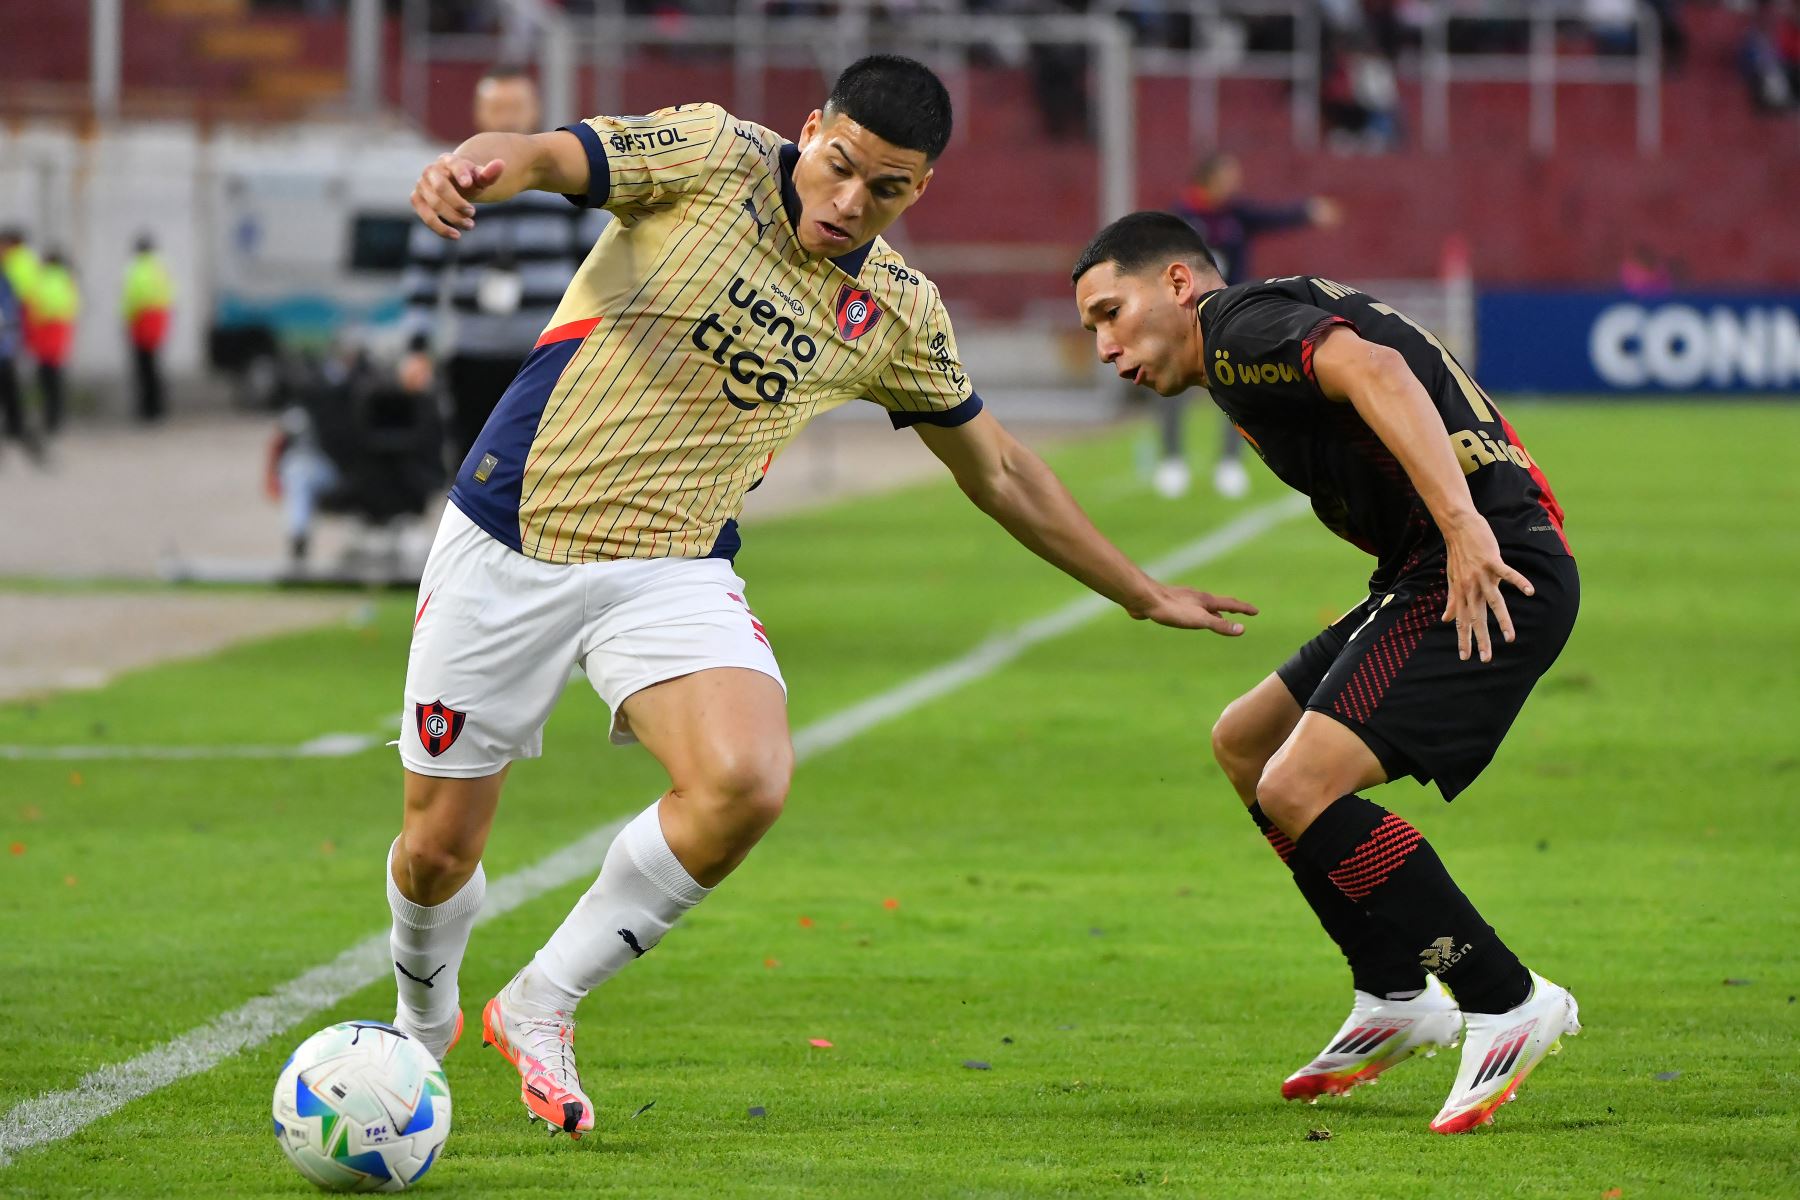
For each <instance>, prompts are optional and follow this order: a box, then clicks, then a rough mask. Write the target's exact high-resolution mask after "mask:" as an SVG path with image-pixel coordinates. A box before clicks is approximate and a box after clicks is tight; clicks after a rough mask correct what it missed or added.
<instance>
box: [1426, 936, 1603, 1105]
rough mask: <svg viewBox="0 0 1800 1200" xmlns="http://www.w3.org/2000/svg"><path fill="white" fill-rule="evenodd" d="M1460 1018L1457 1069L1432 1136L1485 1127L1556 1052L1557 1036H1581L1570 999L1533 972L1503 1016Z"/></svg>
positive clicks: (1560, 1042)
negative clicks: (1525, 990) (1521, 997)
mask: <svg viewBox="0 0 1800 1200" xmlns="http://www.w3.org/2000/svg"><path fill="white" fill-rule="evenodd" d="M1465 1020H1466V1022H1467V1026H1466V1030H1465V1033H1464V1036H1463V1052H1462V1068H1461V1069H1460V1070H1459V1071H1457V1073H1456V1086H1455V1087H1453V1088H1451V1089H1450V1098H1449V1099H1448V1100H1446V1101H1445V1102H1444V1108H1443V1111H1442V1112H1440V1113H1438V1115H1437V1116H1436V1118H1434V1119H1433V1120H1432V1122H1431V1128H1432V1132H1434V1133H1467V1132H1468V1131H1469V1130H1471V1129H1474V1128H1476V1127H1478V1126H1481V1125H1491V1124H1492V1123H1493V1120H1494V1111H1495V1110H1496V1109H1498V1108H1499V1107H1500V1106H1501V1105H1502V1104H1505V1103H1506V1102H1507V1101H1509V1100H1511V1099H1512V1098H1513V1093H1515V1092H1516V1091H1518V1088H1519V1084H1521V1083H1523V1082H1524V1081H1525V1077H1526V1076H1527V1075H1529V1074H1531V1072H1532V1069H1533V1068H1534V1067H1536V1066H1537V1065H1538V1064H1539V1063H1540V1062H1543V1061H1544V1057H1545V1056H1546V1055H1550V1054H1555V1053H1556V1052H1557V1051H1558V1050H1561V1049H1562V1040H1561V1039H1562V1037H1563V1035H1564V1034H1577V1033H1580V1032H1581V1020H1580V1013H1579V1012H1578V1010H1577V1009H1576V1006H1575V997H1574V996H1571V995H1570V994H1569V990H1568V989H1567V988H1563V987H1558V986H1557V985H1556V984H1554V983H1551V982H1550V981H1549V980H1548V979H1545V978H1544V977H1543V976H1541V975H1539V974H1538V973H1537V972H1535V971H1533V972H1532V973H1531V995H1529V996H1527V997H1526V998H1525V1002H1524V1003H1523V1004H1521V1005H1519V1006H1518V1007H1517V1008H1514V1009H1511V1010H1509V1011H1507V1012H1503V1013H1468V1014H1466V1016H1465Z"/></svg>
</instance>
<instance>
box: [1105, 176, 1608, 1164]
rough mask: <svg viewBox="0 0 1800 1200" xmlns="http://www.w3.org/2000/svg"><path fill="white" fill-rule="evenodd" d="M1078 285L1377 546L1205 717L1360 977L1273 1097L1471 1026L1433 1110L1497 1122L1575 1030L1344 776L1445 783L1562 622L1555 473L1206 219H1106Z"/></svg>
mask: <svg viewBox="0 0 1800 1200" xmlns="http://www.w3.org/2000/svg"><path fill="white" fill-rule="evenodd" d="M1074 281H1075V289H1076V303H1077V305H1078V306H1079V308H1080V311H1081V319H1082V323H1083V325H1084V326H1085V327H1086V328H1088V329H1090V330H1092V331H1093V332H1094V335H1095V341H1096V348H1097V350H1098V352H1099V354H1100V357H1101V358H1102V359H1103V360H1104V361H1106V362H1107V363H1110V364H1111V365H1112V366H1113V367H1114V368H1116V369H1117V371H1118V372H1119V374H1120V376H1121V377H1123V378H1125V379H1129V380H1131V381H1132V382H1134V383H1137V384H1141V385H1143V386H1145V387H1148V388H1150V389H1151V390H1153V391H1155V392H1157V393H1158V394H1159V395H1163V396H1171V395H1175V394H1177V393H1179V392H1181V391H1183V390H1185V389H1187V388H1190V387H1205V388H1207V389H1209V390H1210V391H1211V393H1212V398H1213V400H1214V401H1215V402H1216V403H1217V404H1218V405H1219V407H1220V408H1222V409H1223V410H1224V411H1225V412H1226V414H1227V415H1228V416H1230V418H1231V419H1232V420H1233V421H1234V422H1235V423H1236V424H1237V426H1238V428H1239V429H1240V430H1241V431H1242V432H1243V434H1244V438H1245V440H1247V441H1248V442H1249V443H1250V445H1251V447H1252V448H1254V449H1255V451H1256V452H1257V454H1258V455H1260V456H1261V457H1262V459H1263V461H1264V462H1266V463H1267V464H1268V466H1269V468H1270V469H1271V470H1272V471H1274V472H1275V474H1276V475H1277V476H1278V477H1279V478H1280V479H1281V480H1282V481H1283V482H1285V483H1287V484H1288V485H1289V486H1291V487H1293V488H1295V489H1296V490H1298V491H1301V492H1304V493H1305V494H1306V495H1307V496H1309V497H1310V498H1311V499H1312V506H1313V510H1314V511H1315V512H1316V513H1317V514H1318V516H1319V519H1320V520H1321V521H1323V522H1324V523H1325V525H1326V526H1327V527H1329V528H1330V529H1331V530H1332V531H1333V532H1335V533H1337V534H1338V535H1339V536H1341V537H1343V538H1345V539H1346V540H1348V541H1350V542H1351V543H1353V544H1355V545H1357V546H1359V547H1361V548H1362V549H1364V550H1366V551H1368V553H1370V554H1371V555H1373V556H1374V557H1375V559H1376V567H1375V572H1374V574H1373V576H1372V577H1371V578H1370V580H1369V594H1368V598H1367V599H1365V600H1364V601H1362V602H1361V603H1360V604H1358V605H1356V607H1354V608H1352V609H1351V610H1350V611H1349V612H1348V613H1346V614H1344V616H1343V617H1341V618H1339V619H1338V620H1337V621H1336V622H1335V623H1333V624H1332V625H1331V626H1330V627H1329V628H1328V629H1326V630H1325V631H1324V632H1322V633H1320V634H1319V635H1318V636H1317V637H1315V638H1314V639H1313V640H1312V641H1310V642H1308V643H1307V644H1306V645H1304V646H1302V647H1301V648H1300V650H1299V651H1298V652H1297V653H1296V654H1295V655H1294V656H1293V657H1292V658H1290V659H1289V660H1288V661H1287V662H1286V663H1284V664H1283V665H1282V666H1281V667H1280V668H1279V669H1277V670H1276V671H1275V673H1274V674H1272V675H1270V676H1269V677H1268V678H1267V679H1264V680H1263V681H1262V682H1261V683H1259V684H1258V685H1257V686H1256V687H1254V688H1252V689H1251V690H1250V691H1249V692H1248V693H1246V694H1245V695H1243V696H1240V697H1239V698H1238V699H1237V700H1235V701H1233V702H1232V703H1231V705H1230V706H1229V707H1228V708H1226V710H1225V712H1224V714H1223V715H1222V716H1221V717H1220V718H1219V721H1218V724H1217V725H1216V726H1215V727H1214V729H1213V752H1214V754H1215V756H1216V757H1217V758H1218V761H1219V764H1220V766H1221V767H1223V768H1224V771H1225V774H1226V776H1227V777H1228V778H1229V779H1230V780H1231V782H1232V784H1233V786H1234V787H1235V788H1236V789H1237V792H1238V795H1239V796H1240V798H1241V799H1242V800H1243V802H1244V803H1245V805H1247V806H1248V807H1249V810H1250V816H1251V819H1253V820H1254V821H1255V822H1256V824H1257V826H1258V827H1259V828H1260V829H1261V830H1262V831H1263V833H1264V835H1265V836H1266V837H1267V838H1268V840H1269V843H1270V844H1271V845H1272V846H1273V847H1274V849H1275V852H1276V853H1277V854H1279V855H1280V856H1281V859H1282V861H1283V862H1284V863H1286V864H1287V866H1288V867H1289V868H1290V870H1291V871H1292V872H1293V877H1294V882H1295V883H1296V884H1297V885H1298V886H1299V888H1300V891H1301V893H1302V894H1303V895H1304V896H1305V897H1306V899H1307V901H1308V903H1310V904H1311V905H1312V908H1313V911H1314V912H1315V913H1316V914H1317V915H1318V918H1319V922H1320V923H1321V924H1322V925H1324V927H1325V930H1326V932H1327V933H1329V934H1330V935H1331V937H1332V938H1333V940H1335V941H1336V942H1337V944H1338V947H1339V948H1340V949H1341V950H1342V951H1343V953H1344V957H1345V958H1346V959H1347V960H1348V962H1349V964H1350V971H1351V975H1352V979H1353V983H1354V987H1355V1004H1354V1006H1353V1008H1352V1010H1351V1014H1350V1018H1349V1020H1347V1021H1346V1022H1345V1023H1344V1026H1343V1027H1342V1028H1341V1029H1340V1030H1339V1031H1338V1032H1337V1034H1336V1035H1334V1036H1333V1037H1332V1039H1331V1040H1330V1041H1329V1042H1327V1043H1326V1045H1325V1049H1324V1050H1323V1051H1321V1052H1320V1054H1319V1055H1318V1057H1316V1058H1315V1059H1314V1060H1313V1061H1312V1062H1311V1063H1309V1064H1308V1065H1307V1066H1305V1067H1303V1068H1301V1069H1300V1070H1299V1071H1297V1072H1295V1073H1294V1074H1293V1075H1292V1076H1290V1077H1289V1078H1288V1079H1287V1080H1286V1081H1285V1082H1284V1083H1283V1084H1282V1089H1281V1091H1282V1095H1283V1096H1285V1097H1286V1098H1288V1099H1307V1100H1313V1099H1316V1098H1317V1097H1319V1096H1321V1095H1339V1094H1342V1093H1344V1092H1347V1091H1349V1090H1350V1089H1351V1088H1352V1087H1355V1086H1356V1085H1357V1084H1359V1083H1365V1082H1368V1081H1370V1080H1372V1079H1374V1078H1375V1077H1376V1076H1377V1075H1379V1074H1381V1073H1382V1072H1383V1071H1385V1070H1387V1069H1388V1068H1389V1067H1392V1066H1394V1065H1395V1064H1397V1063H1399V1062H1401V1061H1403V1060H1405V1059H1406V1058H1408V1057H1411V1056H1412V1055H1413V1054H1414V1053H1417V1052H1419V1051H1421V1050H1424V1051H1426V1052H1427V1053H1429V1052H1431V1051H1432V1050H1434V1049H1435V1048H1436V1047H1437V1046H1454V1045H1455V1044H1456V1041H1457V1038H1458V1036H1459V1035H1461V1036H1462V1037H1463V1039H1464V1047H1463V1059H1462V1067H1461V1070H1460V1071H1459V1072H1458V1074H1457V1078H1456V1084H1455V1086H1454V1088H1453V1089H1452V1090H1451V1093H1450V1097H1449V1099H1448V1100H1447V1101H1446V1102H1445V1104H1444V1107H1443V1110H1442V1111H1441V1112H1439V1113H1438V1115H1437V1117H1436V1118H1435V1119H1434V1120H1433V1121H1432V1122H1431V1128H1432V1129H1434V1130H1436V1131H1437V1132H1439V1133H1459V1132H1463V1131H1466V1130H1469V1129H1473V1128H1475V1127H1477V1126H1479V1125H1482V1124H1486V1123H1488V1122H1491V1121H1492V1120H1493V1116H1494V1112H1495V1110H1496V1109H1498V1108H1499V1107H1500V1105H1501V1104H1503V1103H1505V1102H1506V1101H1507V1100H1508V1099H1510V1098H1511V1097H1512V1095H1513V1093H1514V1091H1515V1090H1516V1089H1517V1087H1518V1085H1519V1083H1520V1081H1522V1080H1523V1079H1524V1077H1525V1076H1526V1075H1527V1074H1528V1073H1529V1072H1530V1071H1531V1070H1532V1069H1533V1068H1534V1067H1536V1066H1537V1064H1538V1063H1539V1062H1540V1061H1542V1059H1543V1058H1544V1056H1545V1055H1546V1054H1549V1053H1551V1052H1553V1051H1554V1050H1556V1049H1557V1047H1558V1039H1559V1038H1560V1037H1561V1036H1562V1035H1563V1034H1565V1033H1578V1032H1580V1028H1581V1027H1580V1024H1579V1022H1578V1019H1577V1012H1576V1006H1575V998H1574V997H1573V996H1571V995H1570V994H1569V992H1568V991H1567V990H1566V989H1564V988H1562V987H1559V986H1557V985H1556V984H1554V983H1551V982H1550V981H1549V980H1546V979H1544V978H1542V977H1541V976H1539V975H1537V974H1535V973H1534V972H1531V971H1528V970H1526V968H1525V967H1524V966H1523V965H1522V964H1521V963H1520V962H1519V959H1518V958H1517V956H1516V955H1515V954H1514V953H1513V951H1512V950H1511V949H1509V948H1508V947H1507V945H1506V944H1505V943H1504V942H1502V941H1501V940H1500V938H1499V936H1498V935H1497V934H1496V933H1495V932H1494V930H1493V928H1492V927H1491V926H1489V925H1488V923H1487V922H1486V921H1484V920H1483V919H1482V918H1481V915H1480V914H1479V913H1478V912H1477V911H1476V909H1475V906H1474V905H1473V904H1471V903H1470V901H1469V899H1468V898H1467V897H1466V896H1464V895H1463V893H1462V891H1461V890H1460V889H1459V888H1458V887H1457V886H1456V884H1455V883H1454V882H1453V881H1452V880H1451V878H1450V875H1449V873H1448V872H1447V871H1446V870H1445V868H1444V864H1443V863H1442V862H1441V861H1440V860H1439V859H1438V856H1437V854H1436V852H1435V851H1433V850H1432V848H1431V845H1430V843H1428V842H1426V841H1425V839H1424V838H1423V837H1421V836H1420V834H1419V831H1418V830H1416V829H1414V828H1413V826H1412V825H1410V824H1409V823H1407V822H1406V821H1405V820H1403V819H1402V818H1400V817H1399V816H1396V815H1395V814H1393V813H1390V812H1387V811H1386V810H1384V809H1382V808H1380V807H1379V806H1377V805H1375V804H1371V803H1370V802H1369V801H1367V800H1365V799H1363V798H1362V797H1361V796H1360V795H1358V794H1357V793H1358V792H1360V791H1362V790H1363V789H1365V788H1369V787H1373V786H1374V785H1376V784H1380V783H1385V782H1387V781H1388V780H1390V779H1395V778H1398V777H1400V776H1402V775H1411V776H1414V777H1415V778H1417V779H1418V780H1419V781H1420V782H1421V783H1424V782H1436V784H1437V785H1438V788H1439V790H1440V791H1442V793H1443V795H1444V798H1445V799H1446V800H1449V799H1453V798H1454V797H1455V796H1456V795H1457V793H1458V792H1460V791H1462V790H1463V789H1464V788H1466V787H1467V786H1468V785H1469V784H1470V783H1471V782H1473V781H1474V779H1475V777H1476V776H1477V775H1479V774H1480V773H1481V770H1482V768H1484V767H1485V766H1487V764H1488V762H1489V761H1490V760H1491V759H1492V758H1493V756H1494V752H1495V750H1496V749H1497V748H1498V747H1499V745H1500V740H1501V739H1502V738H1503V737H1504V736H1505V735H1506V731H1507V729H1508V727H1509V726H1511V724H1512V722H1513V719H1514V718H1515V717H1516V716H1517V715H1518V713H1519V709H1520V708H1521V707H1522V706H1523V705H1524V703H1525V697H1526V696H1527V695H1528V694H1529V693H1530V691H1531V688H1532V685H1533V684H1534V683H1536V682H1537V680H1538V678H1539V677H1540V676H1541V675H1543V673H1544V672H1545V671H1546V670H1547V669H1548V668H1549V666H1550V664H1551V663H1553V662H1554V661H1555V660H1556V656H1557V655H1558V654H1559V653H1560V652H1561V650H1562V648H1563V645H1564V643H1565V642H1567V641H1568V638H1569V632H1570V630H1571V628H1572V627H1573V626H1574V623H1575V612H1576V608H1577V606H1578V604H1579V599H1580V580H1579V578H1578V576H1577V574H1576V570H1575V560H1574V558H1573V557H1572V556H1571V554H1570V551H1569V544H1568V541H1567V540H1566V539H1565V538H1564V537H1563V532H1562V524H1563V514H1562V509H1561V508H1560V507H1559V506H1558V505H1557V502H1556V497H1555V496H1554V495H1553V494H1552V493H1551V490H1550V485H1549V482H1548V481H1547V480H1546V479H1545V478H1544V475H1543V472H1542V471H1540V470H1539V469H1538V466H1537V463H1536V462H1535V461H1534V460H1533V459H1532V457H1531V455H1530V454H1529V453H1528V452H1527V451H1526V449H1525V447H1524V445H1523V444H1522V443H1521V442H1520V440H1519V437H1518V434H1517V433H1516V432H1515V431H1514V429H1513V427H1512V426H1511V425H1510V424H1508V423H1507V421H1506V418H1505V417H1503V416H1501V415H1500V411H1499V410H1498V409H1497V408H1495V407H1494V403H1493V401H1492V400H1490V399H1489V398H1488V396H1487V394H1486V393H1485V392H1483V391H1482V390H1481V388H1480V387H1479V386H1478V385H1477V384H1476V383H1475V381H1474V380H1473V379H1471V378H1470V377H1469V374H1468V372H1467V371H1465V370H1464V369H1463V367H1462V365H1461V364H1460V363H1458V362H1457V361H1456V359H1455V357H1453V356H1452V355H1451V354H1450V352H1449V351H1448V350H1446V349H1445V348H1444V347H1443V345H1442V344H1441V343H1440V342H1439V341H1438V340H1437V338H1436V337H1434V336H1433V335H1432V334H1431V333H1429V332H1428V331H1426V330H1425V329H1423V328H1421V327H1420V326H1419V325H1417V324H1416V323H1414V322H1413V321H1412V320H1411V319H1410V318H1408V317H1407V316H1405V315H1404V314H1402V313H1400V312H1397V311H1395V310H1394V309H1393V308H1391V307H1389V306H1388V305H1386V304H1383V303H1381V302H1380V301H1379V300H1378V299H1376V298H1375V297H1373V296H1367V295H1364V294H1363V293H1361V292H1359V291H1357V290H1356V289H1354V288H1350V287H1346V286H1344V285H1343V284H1340V283H1334V282H1332V281H1331V280H1328V279H1315V278H1310V277H1306V276H1294V277H1290V278H1286V279H1272V280H1268V281H1266V282H1263V283H1248V284H1241V285H1238V286H1235V287H1226V286H1225V284H1224V280H1223V279H1221V278H1220V276H1219V273H1218V271H1217V269H1216V268H1215V267H1214V265H1213V262H1212V259H1211V257H1210V256H1209V254H1208V251H1207V248H1206V244H1205V242H1204V241H1202V240H1201V238H1200V236H1199V235H1198V234H1196V233H1195V232H1194V231H1193V230H1192V229H1191V228H1190V227H1189V226H1188V225H1187V224H1186V223H1185V222H1184V221H1182V220H1180V219H1179V218H1177V217H1175V216H1172V215H1170V214H1167V213H1151V212H1140V213H1133V214H1131V215H1130V216H1127V217H1124V218H1121V219H1120V220H1118V221H1116V222H1114V223H1113V224H1111V225H1109V226H1107V227H1106V228H1105V229H1103V230H1101V232H1100V233H1099V234H1098V235H1097V236H1096V237H1095V238H1094V240H1093V242H1092V243H1090V244H1089V246H1088V247H1087V249H1086V250H1085V251H1084V252H1083V253H1082V255H1081V258H1080V260H1079V261H1078V262H1077V263H1076V265H1075V270H1074ZM1494 630H1498V632H1499V637H1498V638H1497V639H1496V638H1495V636H1494ZM1440 981H1441V982H1440ZM1445 985H1447V986H1448V989H1449V991H1448V992H1447V991H1446V987H1445ZM1452 993H1453V996H1454V998H1452Z"/></svg>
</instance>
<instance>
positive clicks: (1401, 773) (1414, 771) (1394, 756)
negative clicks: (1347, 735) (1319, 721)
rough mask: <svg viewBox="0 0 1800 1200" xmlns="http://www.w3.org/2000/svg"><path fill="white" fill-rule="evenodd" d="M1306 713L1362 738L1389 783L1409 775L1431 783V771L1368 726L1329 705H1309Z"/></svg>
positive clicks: (1422, 781) (1421, 781)
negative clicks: (1335, 724)
mask: <svg viewBox="0 0 1800 1200" xmlns="http://www.w3.org/2000/svg"><path fill="white" fill-rule="evenodd" d="M1306 711H1307V712H1316V713H1318V714H1319V715H1320V716H1324V717H1330V718H1331V719H1332V720H1333V721H1336V722H1337V723H1338V724H1339V725H1342V726H1343V727H1344V728H1345V729H1348V730H1349V731H1350V732H1351V733H1354V734H1355V735H1356V736H1357V737H1359V738H1361V739H1362V743H1363V745H1365V746H1367V747H1368V748H1369V753H1370V754H1373V755H1374V756H1375V760H1376V761H1377V762H1379V763H1380V764H1381V769H1382V770H1383V771H1385V772H1386V773H1387V781H1388V782H1389V783H1393V782H1394V781H1395V780H1397V779H1401V778H1403V777H1405V776H1409V775H1410V776H1411V777H1412V778H1414V779H1417V780H1418V781H1419V782H1420V783H1430V782H1431V772H1430V771H1429V769H1427V768H1426V767H1424V766H1422V765H1421V764H1419V763H1418V762H1416V761H1415V760H1414V759H1413V758H1412V756H1411V755H1409V754H1407V753H1406V752H1405V751H1404V750H1401V749H1400V748H1399V747H1398V746H1396V745H1394V743H1392V742H1390V741H1388V740H1387V739H1386V738H1384V737H1382V736H1381V735H1380V734H1379V733H1376V732H1375V731H1374V730H1373V729H1370V728H1369V727H1368V726H1367V725H1364V724H1363V723H1362V722H1361V721H1358V720H1355V719H1354V718H1351V717H1346V716H1345V715H1344V714H1343V713H1340V712H1337V711H1335V710H1333V709H1332V708H1331V707H1330V706H1329V705H1324V704H1308V705H1307V706H1306Z"/></svg>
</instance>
